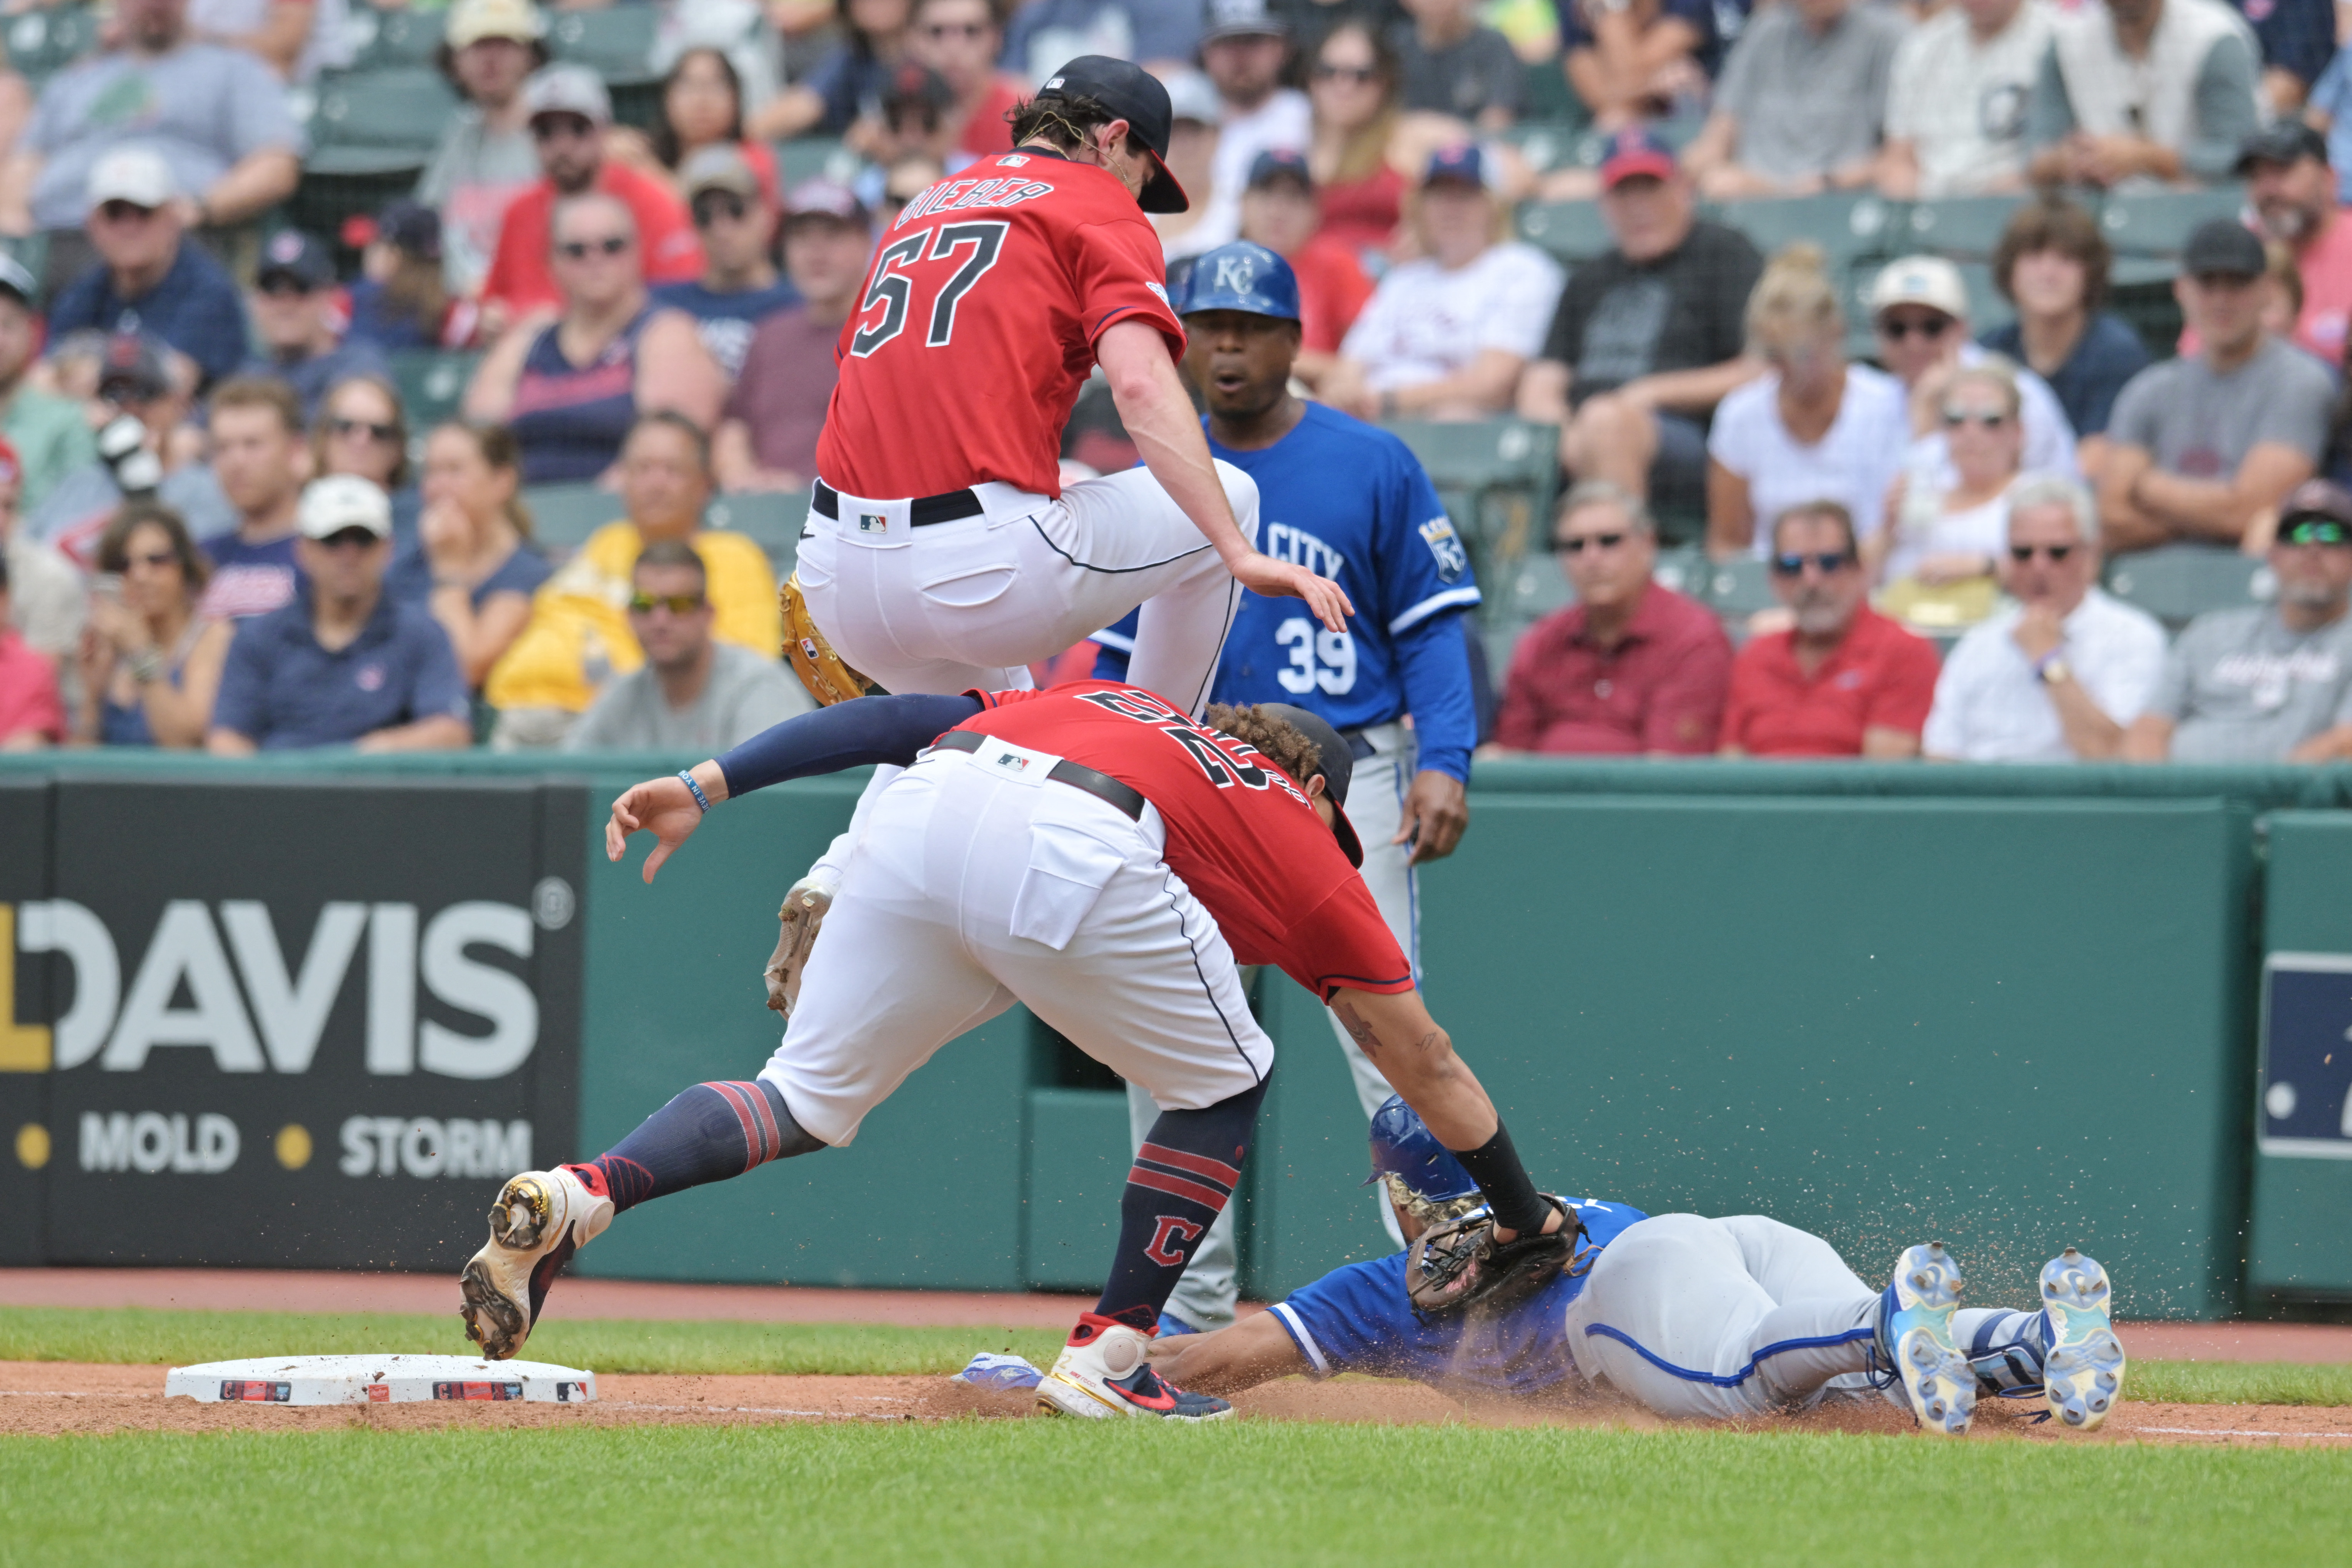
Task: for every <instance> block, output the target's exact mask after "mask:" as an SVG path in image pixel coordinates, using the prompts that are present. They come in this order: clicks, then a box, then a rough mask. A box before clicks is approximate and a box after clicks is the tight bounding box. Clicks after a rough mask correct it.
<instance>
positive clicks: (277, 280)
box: [254, 272, 310, 300]
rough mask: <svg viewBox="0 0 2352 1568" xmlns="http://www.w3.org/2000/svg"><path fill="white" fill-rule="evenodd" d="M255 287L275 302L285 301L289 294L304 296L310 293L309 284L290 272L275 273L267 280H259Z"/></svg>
mask: <svg viewBox="0 0 2352 1568" xmlns="http://www.w3.org/2000/svg"><path fill="white" fill-rule="evenodd" d="M254 287H255V288H257V289H260V290H261V291H262V292H263V293H264V294H267V295H268V296H269V297H270V298H271V299H273V300H283V299H285V298H286V297H287V296H288V295H289V294H290V295H298V296H299V295H304V294H308V293H310V285H309V284H308V283H305V282H303V281H302V279H299V278H297V277H295V276H294V275H293V274H292V273H290V272H273V273H271V274H270V275H269V276H268V277H267V278H263V279H257V281H256V282H255V284H254Z"/></svg>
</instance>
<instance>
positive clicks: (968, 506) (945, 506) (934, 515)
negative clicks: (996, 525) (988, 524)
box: [809, 479, 986, 528]
mask: <svg viewBox="0 0 2352 1568" xmlns="http://www.w3.org/2000/svg"><path fill="white" fill-rule="evenodd" d="M809 510H812V511H814V512H815V513H816V514H817V515H819V516H820V517H829V518H831V519H833V520H834V521H835V522H838V521H841V492H839V491H838V490H836V489H834V488H833V487H832V486H831V485H829V484H826V483H825V482H824V480H823V479H819V480H817V482H816V493H815V494H814V496H813V497H811V498H810V500H809ZM984 510H986V509H985V508H983V507H982V505H981V504H980V498H979V497H978V496H976V495H974V494H972V493H971V491H970V490H949V491H947V492H946V493H945V494H942V495H935V496H917V497H916V498H915V499H914V500H910V501H908V503H907V521H908V522H909V523H911V524H913V525H914V526H915V527H917V528H928V527H929V526H930V525H931V524H932V523H935V522H961V521H963V520H964V519H965V518H968V517H978V516H980V515H981V513H982V511H984Z"/></svg>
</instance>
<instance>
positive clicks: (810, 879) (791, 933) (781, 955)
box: [765, 872, 841, 1018]
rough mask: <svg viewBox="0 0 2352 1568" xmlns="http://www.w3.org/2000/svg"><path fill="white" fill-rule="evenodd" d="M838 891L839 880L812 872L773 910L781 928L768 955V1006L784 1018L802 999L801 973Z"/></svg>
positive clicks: (790, 1013)
mask: <svg viewBox="0 0 2352 1568" xmlns="http://www.w3.org/2000/svg"><path fill="white" fill-rule="evenodd" d="M840 891H841V884H840V883H838V882H836V881H834V880H832V879H827V878H821V877H819V876H817V875H816V874H815V873H814V872H811V873H810V874H809V875H807V876H805V877H803V878H802V879H800V880H799V881H797V882H794V883H793V885H792V887H791V889H789V890H787V891H786V892H785V894H784V906H783V908H782V909H780V910H777V911H776V919H777V920H778V921H780V922H781V923H782V930H780V931H777V933H776V951H775V952H773V953H772V954H770V955H769V958H768V967H767V969H766V971H765V976H766V979H767V982H768V1005H769V1007H771V1008H772V1009H773V1010H774V1011H776V1012H779V1013H782V1015H783V1016H785V1017H787V1018H789V1017H791V1016H793V1003H795V1002H797V1001H799V1000H800V998H801V972H802V971H803V970H804V969H806V968H807V967H808V961H809V953H810V952H811V951H812V950H814V948H815V946H816V938H817V932H818V931H821V930H823V929H824V917H825V914H826V911H828V910H831V909H832V908H833V900H834V899H835V896H836V895H838V894H839V893H840Z"/></svg>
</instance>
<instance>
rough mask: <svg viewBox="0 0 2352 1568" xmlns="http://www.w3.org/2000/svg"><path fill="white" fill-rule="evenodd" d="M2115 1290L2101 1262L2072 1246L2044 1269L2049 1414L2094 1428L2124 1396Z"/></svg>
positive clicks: (2083, 1429)
mask: <svg viewBox="0 0 2352 1568" xmlns="http://www.w3.org/2000/svg"><path fill="white" fill-rule="evenodd" d="M2114 1296H2115V1289H2114V1287H2113V1286H2112V1285H2110V1284H2109V1283H2108V1281H2107V1271H2106V1270H2105V1269H2104V1268H2100V1267H2099V1262H2098V1259H2097V1258H2085V1257H2084V1256H2083V1255H2082V1254H2081V1253H2080V1252H2077V1251H2075V1250H2074V1248H2073V1247H2068V1248H2067V1249H2066V1250H2065V1251H2063V1252H2062V1253H2060V1254H2059V1255H2058V1256H2057V1257H2055V1258H2052V1259H2051V1260H2050V1261H2049V1262H2048V1263H2047V1264H2046V1265H2044V1266H2043V1268H2042V1342H2043V1343H2044V1344H2045V1345H2047V1346H2048V1347H2049V1348H2048V1350H2047V1351H2046V1352H2044V1353H2043V1355H2042V1396H2043V1397H2044V1398H2046V1399H2048V1400H2049V1401H2050V1414H2051V1415H2054V1416H2056V1417H2057V1418H2058V1419H2059V1420H2060V1421H2062V1422H2063V1423H2064V1424H2065V1425H2066V1426H2071V1427H2073V1428H2074V1430H2075V1431H2077V1432H2089V1431H2093V1430H2095V1429H2096V1428H2097V1426H2098V1425H2099V1423H2101V1422H2102V1421H2105V1419H2106V1418H2107V1416H2108V1415H2109V1414H2110V1413H2111V1412H2112V1411H2113V1410H2114V1409H2115V1407H2116V1401H2117V1400H2119V1399H2121V1398H2122V1397H2123V1393H2124V1346H2123V1342H2122V1341H2121V1340H2119V1339H2117V1338H2116V1326H2115V1321H2114V1320H2113V1319H2112V1318H2110V1317H2109V1316H2108V1315H2107V1310H2108V1307H2109V1305H2110V1304H2111V1302H2112V1301H2113V1299H2114Z"/></svg>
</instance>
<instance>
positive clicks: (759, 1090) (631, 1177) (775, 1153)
mask: <svg viewBox="0 0 2352 1568" xmlns="http://www.w3.org/2000/svg"><path fill="white" fill-rule="evenodd" d="M824 1146H825V1145H824V1142H822V1141H821V1140H819V1139H816V1138H813V1137H811V1136H810V1135H809V1134H808V1133H806V1132H804V1131H802V1130H801V1127H800V1124H799V1123H798V1122H796V1121H793V1113H792V1112H791V1111H789V1110H785V1109H784V1097H783V1096H782V1095H781V1094H778V1093H777V1092H776V1089H775V1086H774V1085H773V1084H771V1083H769V1082H767V1081H766V1080H765V1079H753V1080H751V1082H749V1083H743V1082H727V1083H698V1084H696V1085H695V1086H694V1087H693V1088H692V1089H688V1090H686V1091H685V1092H684V1093H683V1094H680V1095H679V1096H678V1097H677V1099H675V1100H671V1101H670V1102H669V1103H668V1104H667V1105H665V1106H663V1107H662V1108H661V1109H660V1110H656V1111H655V1112H654V1113H653V1114H652V1115H651V1116H648V1117H646V1119H645V1121H641V1122H639V1123H638V1124H637V1130H636V1131H634V1132H632V1133H630V1134H629V1135H628V1136H627V1137H626V1138H624V1139H622V1140H621V1141H620V1142H618V1143H616V1144H614V1146H613V1148H612V1149H611V1150H610V1151H608V1152H605V1153H603V1154H599V1155H597V1156H596V1158H594V1159H593V1160H591V1161H589V1162H588V1163H585V1164H581V1165H567V1166H565V1167H564V1169H566V1170H568V1171H570V1172H571V1173H572V1174H573V1175H575V1176H578V1177H579V1178H580V1179H581V1180H582V1181H583V1182H584V1183H586V1184H588V1187H589V1190H590V1191H592V1192H600V1193H603V1194H604V1195H605V1196H607V1197H609V1198H611V1199H612V1200H613V1212H614V1213H615V1214H618V1213H620V1212H621V1211H622V1210H623V1209H629V1208H635V1206H636V1205H639V1204H641V1203H644V1202H645V1201H646V1199H647V1198H657V1197H661V1196H663V1195H664V1194H668V1193H681V1192H684V1191H685V1190H686V1189H687V1188H688V1187H698V1186H701V1185H703V1184H705V1183H709V1182H723V1181H725V1180H727V1178H728V1177H730V1176H740V1175H741V1174H742V1173H744V1172H746V1171H749V1170H751V1169H752V1168H754V1167H755V1166H759V1165H764V1164H766V1163H768V1162H769V1161H771V1160H788V1159H790V1158H792V1157H793V1155H795V1154H806V1153H808V1152H811V1151H812V1150H816V1149H822V1148H824Z"/></svg>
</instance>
